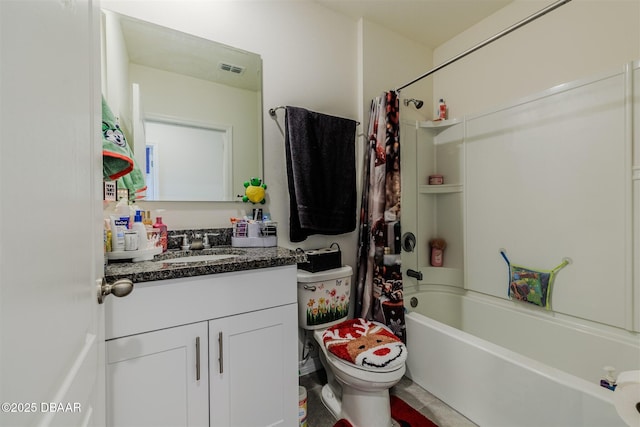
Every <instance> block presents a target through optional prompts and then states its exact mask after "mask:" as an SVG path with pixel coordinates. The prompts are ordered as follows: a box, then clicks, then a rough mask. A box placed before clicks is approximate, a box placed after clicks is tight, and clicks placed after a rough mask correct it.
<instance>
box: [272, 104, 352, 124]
mask: <svg viewBox="0 0 640 427" xmlns="http://www.w3.org/2000/svg"><path fill="white" fill-rule="evenodd" d="M285 108H287V107H285V106H284V105H278V106H277V107H274V108H269V115H270V116H271V117H273V118H274V119H277V118H278V115H277V114H276V111H278V110H283V109H285ZM356 125H357V126H360V122H358V121H356Z"/></svg>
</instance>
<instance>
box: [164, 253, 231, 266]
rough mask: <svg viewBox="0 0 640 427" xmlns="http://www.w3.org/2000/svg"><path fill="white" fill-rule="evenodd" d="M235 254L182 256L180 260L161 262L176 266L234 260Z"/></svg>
mask: <svg viewBox="0 0 640 427" xmlns="http://www.w3.org/2000/svg"><path fill="white" fill-rule="evenodd" d="M237 256H238V255H236V254H212V255H194V256H184V257H180V258H171V259H164V260H162V261H161V262H163V263H167V264H177V263H180V264H182V263H185V262H207V261H220V260H221V259H227V258H234V257H237Z"/></svg>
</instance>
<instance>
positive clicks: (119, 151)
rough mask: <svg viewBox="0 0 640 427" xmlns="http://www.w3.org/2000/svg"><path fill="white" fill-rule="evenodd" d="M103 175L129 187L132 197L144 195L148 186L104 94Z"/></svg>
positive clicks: (124, 186) (106, 178)
mask: <svg viewBox="0 0 640 427" xmlns="http://www.w3.org/2000/svg"><path fill="white" fill-rule="evenodd" d="M102 176H103V179H105V180H118V188H127V189H128V190H129V193H130V197H131V198H141V197H144V192H145V190H146V188H147V186H146V184H145V181H144V175H143V174H142V171H141V170H140V168H139V167H138V165H137V162H136V161H135V159H134V157H133V152H132V151H131V148H130V147H129V144H127V140H126V138H125V136H124V133H123V132H122V130H121V129H120V125H119V124H118V121H117V120H116V118H115V116H114V114H113V112H112V111H111V108H109V105H108V104H107V101H106V100H105V99H104V96H102Z"/></svg>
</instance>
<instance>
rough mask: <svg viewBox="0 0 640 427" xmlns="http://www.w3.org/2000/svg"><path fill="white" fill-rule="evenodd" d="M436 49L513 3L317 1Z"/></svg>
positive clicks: (484, 0)
mask: <svg viewBox="0 0 640 427" xmlns="http://www.w3.org/2000/svg"><path fill="white" fill-rule="evenodd" d="M314 1H316V2H317V3H320V4H322V5H324V6H325V7H327V8H329V9H332V10H334V11H336V12H339V13H342V14H344V15H347V16H350V17H352V18H354V19H359V18H361V17H364V18H366V19H367V20H369V21H371V22H374V23H376V24H379V25H382V26H384V27H386V28H388V29H390V30H393V31H394V32H396V33H398V34H401V35H403V36H405V37H407V38H408V39H410V40H414V41H417V42H420V43H422V44H424V45H426V46H429V47H431V48H435V47H437V46H439V45H441V44H442V43H444V42H446V41H447V40H449V39H451V38H452V37H454V36H455V35H457V34H460V33H461V32H463V31H464V30H466V29H468V28H470V27H471V26H473V25H474V24H476V23H477V22H480V21H481V20H483V19H484V18H486V17H487V16H489V15H491V14H493V13H494V12H496V11H497V10H499V9H501V8H503V7H505V6H506V5H507V4H509V3H511V2H512V1H513V0H314Z"/></svg>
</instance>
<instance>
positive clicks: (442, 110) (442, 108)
mask: <svg viewBox="0 0 640 427" xmlns="http://www.w3.org/2000/svg"><path fill="white" fill-rule="evenodd" d="M446 119H447V104H445V102H444V99H442V98H440V101H439V102H438V117H437V118H436V120H446Z"/></svg>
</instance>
